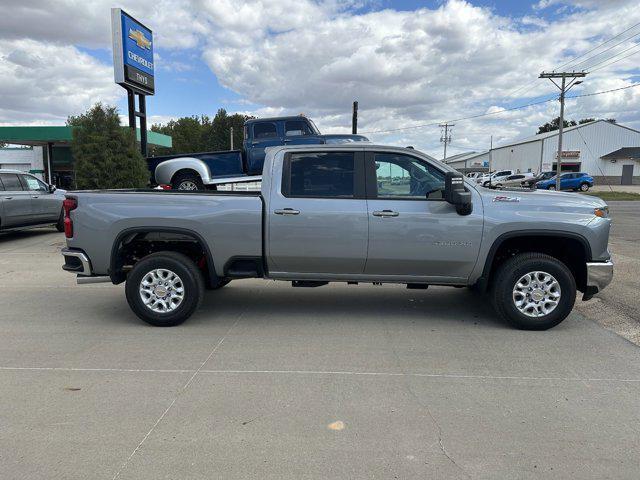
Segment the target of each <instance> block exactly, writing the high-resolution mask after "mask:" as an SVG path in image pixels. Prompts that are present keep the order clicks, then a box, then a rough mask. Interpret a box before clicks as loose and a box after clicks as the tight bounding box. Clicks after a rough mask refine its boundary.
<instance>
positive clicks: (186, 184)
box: [178, 180, 198, 190]
mask: <svg viewBox="0 0 640 480" xmlns="http://www.w3.org/2000/svg"><path fill="white" fill-rule="evenodd" d="M197 189H198V186H197V185H196V182H193V181H191V180H184V181H182V182H180V185H178V190H197Z"/></svg>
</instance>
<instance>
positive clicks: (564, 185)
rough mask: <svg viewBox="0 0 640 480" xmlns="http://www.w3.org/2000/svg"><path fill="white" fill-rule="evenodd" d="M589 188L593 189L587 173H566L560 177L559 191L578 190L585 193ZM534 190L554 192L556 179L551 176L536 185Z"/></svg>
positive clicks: (591, 178) (590, 178)
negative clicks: (540, 189)
mask: <svg viewBox="0 0 640 480" xmlns="http://www.w3.org/2000/svg"><path fill="white" fill-rule="evenodd" d="M591 187H593V177H592V176H590V175H589V174H587V173H583V172H567V173H563V174H562V175H561V176H560V190H576V191H578V190H580V191H581V192H586V191H588V190H589V189H590V188H591ZM536 188H542V189H545V190H555V189H556V177H555V176H553V177H551V178H550V179H549V180H543V181H542V182H538V183H536Z"/></svg>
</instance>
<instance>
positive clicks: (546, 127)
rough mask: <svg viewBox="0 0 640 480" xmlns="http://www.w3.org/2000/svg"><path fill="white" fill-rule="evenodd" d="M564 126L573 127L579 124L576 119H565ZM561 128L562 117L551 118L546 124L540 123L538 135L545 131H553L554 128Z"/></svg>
mask: <svg viewBox="0 0 640 480" xmlns="http://www.w3.org/2000/svg"><path fill="white" fill-rule="evenodd" d="M563 125H564V128H567V127H573V126H574V125H577V124H576V122H575V120H565V121H564V122H563ZM558 129H560V117H556V118H554V119H553V120H551V122H547V123H545V124H544V125H540V126H539V127H538V131H537V132H536V135H538V134H540V133H545V132H553V131H554V130H558Z"/></svg>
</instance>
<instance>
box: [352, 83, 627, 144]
mask: <svg viewBox="0 0 640 480" xmlns="http://www.w3.org/2000/svg"><path fill="white" fill-rule="evenodd" d="M638 85H640V82H638V83H634V84H631V85H627V86H626V87H619V88H612V89H610V90H603V91H601V92H593V93H584V94H582V95H567V97H566V98H567V99H572V98H581V97H593V96H594V95H603V94H605V93H611V92H618V91H620V90H626V89H628V88H633V87H637V86H638ZM555 100H557V96H556V95H554V96H553V97H552V98H548V99H546V100H540V101H538V102H531V103H527V104H525V105H519V106H517V107H510V108H505V109H502V110H497V111H495V112H488V113H480V114H478V115H471V116H468V117H460V118H454V119H452V120H447V122H462V121H464V120H473V119H474V118H480V117H488V116H491V115H498V114H500V113H504V112H511V111H513V110H521V109H523V108H527V107H533V106H535V105H541V104H543V103H549V102H553V101H555ZM441 123H443V122H433V123H422V124H418V125H411V126H409V127H398V128H390V129H388V130H369V131H366V132H360V133H363V134H365V133H389V132H398V131H401V130H410V129H414V128H424V127H435V126H438V125H440V124H441Z"/></svg>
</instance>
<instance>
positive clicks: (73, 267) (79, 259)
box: [61, 248, 92, 276]
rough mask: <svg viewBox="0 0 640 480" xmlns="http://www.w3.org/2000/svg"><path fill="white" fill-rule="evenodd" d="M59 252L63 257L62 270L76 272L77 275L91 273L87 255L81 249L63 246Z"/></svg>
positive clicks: (88, 274)
mask: <svg viewBox="0 0 640 480" xmlns="http://www.w3.org/2000/svg"><path fill="white" fill-rule="evenodd" d="M61 253H62V256H63V257H64V265H63V266H62V269H63V270H66V271H67V272H73V273H77V274H78V275H85V276H90V275H92V273H91V262H90V261H89V257H87V255H86V254H85V253H84V252H83V251H81V250H71V249H70V248H63V249H62V251H61Z"/></svg>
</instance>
